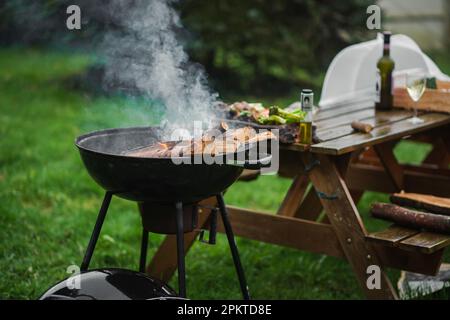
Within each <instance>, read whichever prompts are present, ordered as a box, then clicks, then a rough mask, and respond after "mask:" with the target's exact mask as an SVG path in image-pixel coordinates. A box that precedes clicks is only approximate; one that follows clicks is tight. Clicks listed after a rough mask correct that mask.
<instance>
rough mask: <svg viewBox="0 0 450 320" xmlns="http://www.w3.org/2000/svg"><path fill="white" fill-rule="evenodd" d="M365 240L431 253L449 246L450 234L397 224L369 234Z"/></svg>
mask: <svg viewBox="0 0 450 320" xmlns="http://www.w3.org/2000/svg"><path fill="white" fill-rule="evenodd" d="M366 238H367V240H369V241H372V242H376V243H379V244H382V245H386V246H391V247H398V248H401V249H404V250H407V251H415V252H421V253H425V254H431V253H434V252H437V251H439V250H444V249H445V247H447V246H450V236H449V235H444V234H439V233H434V232H429V231H420V230H417V229H409V228H405V227H401V226H398V225H392V226H390V227H389V228H387V229H385V230H382V231H378V232H374V233H371V234H369V235H368V236H367V237H366Z"/></svg>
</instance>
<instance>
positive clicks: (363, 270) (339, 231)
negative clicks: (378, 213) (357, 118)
mask: <svg viewBox="0 0 450 320" xmlns="http://www.w3.org/2000/svg"><path fill="white" fill-rule="evenodd" d="M306 156H307V155H306V154H305V156H304V161H305V162H307V161H308V160H307V158H306ZM318 158H319V160H320V166H316V167H314V168H313V169H312V170H311V171H310V173H309V177H310V179H311V182H312V183H313V185H314V187H315V188H316V190H317V191H318V192H319V194H320V200H321V202H322V205H323V207H324V209H325V211H326V214H327V216H328V219H329V220H330V223H331V225H332V226H333V228H334V230H335V232H336V235H337V237H338V240H339V243H340V244H341V246H342V249H343V251H344V253H345V256H346V258H347V260H348V262H349V263H350V264H351V266H352V268H353V271H354V273H355V275H356V277H357V279H358V281H359V283H360V285H361V287H362V289H363V291H364V293H365V294H366V296H367V297H368V298H371V299H396V298H397V294H396V292H395V290H394V289H393V287H392V284H391V283H390V281H389V279H388V278H387V276H386V274H385V273H384V272H383V271H381V273H380V279H379V283H380V288H379V289H369V288H368V286H367V281H368V277H369V276H370V273H368V267H369V266H371V265H375V266H378V267H379V268H380V270H382V269H381V263H380V261H379V259H378V257H377V255H376V253H375V251H374V249H373V248H372V245H371V244H370V243H368V242H367V241H366V240H365V236H366V230H365V228H364V225H363V224H362V221H361V218H360V216H359V213H358V211H357V209H356V207H355V204H354V202H353V200H352V198H351V195H350V192H349V190H348V188H347V185H346V184H345V181H344V179H343V178H342V177H341V174H340V173H339V169H338V166H337V165H336V163H335V161H334V160H335V159H333V158H332V157H330V156H325V155H319V156H318Z"/></svg>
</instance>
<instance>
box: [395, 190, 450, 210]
mask: <svg viewBox="0 0 450 320" xmlns="http://www.w3.org/2000/svg"><path fill="white" fill-rule="evenodd" d="M390 199H391V202H392V203H394V204H398V205H400V206H406V207H412V208H416V209H422V210H426V211H430V212H433V213H437V214H443V215H447V216H450V199H448V198H441V197H435V196H432V195H428V194H419V193H406V192H402V193H394V194H393V195H391V198H390Z"/></svg>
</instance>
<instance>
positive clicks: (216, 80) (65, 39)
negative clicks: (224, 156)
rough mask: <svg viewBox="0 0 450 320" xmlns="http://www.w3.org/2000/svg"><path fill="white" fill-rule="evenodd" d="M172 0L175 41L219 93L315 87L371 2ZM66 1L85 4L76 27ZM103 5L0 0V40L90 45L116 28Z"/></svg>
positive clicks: (356, 34) (360, 26)
mask: <svg viewBox="0 0 450 320" xmlns="http://www.w3.org/2000/svg"><path fill="white" fill-rule="evenodd" d="M136 1H138V0H130V1H129V7H132V6H133V3H135V2H136ZM171 2H173V3H175V5H176V8H177V9H178V10H179V11H180V13H181V16H182V22H183V24H184V26H185V27H186V30H187V31H186V30H180V39H182V40H184V41H185V44H186V47H187V48H188V50H189V53H190V55H191V58H192V59H193V60H194V61H196V62H199V63H201V64H202V65H203V66H204V67H205V68H206V71H207V73H208V74H209V75H210V79H211V80H212V83H213V85H214V86H215V87H216V89H217V90H218V91H220V92H224V93H225V92H235V93H238V94H242V93H245V94H253V95H265V96H270V95H273V96H280V95H282V94H288V93H290V92H291V91H292V89H294V88H295V89H298V88H300V87H305V86H308V87H312V88H314V89H318V88H319V87H320V85H321V83H322V80H323V70H325V69H326V66H327V65H328V63H329V62H330V61H331V59H332V57H333V56H334V55H335V54H336V53H337V52H338V51H339V50H340V49H341V48H343V47H345V46H347V45H349V44H350V43H353V42H356V41H360V40H361V39H362V38H364V37H365V36H366V31H367V30H366V28H365V20H366V18H367V15H366V8H367V6H368V5H370V4H371V3H372V2H373V1H369V0H347V1H325V0H272V1H263V0H248V1H240V0H227V1H219V0H210V1H201V0H186V1H180V2H178V1H171ZM70 4H77V5H79V6H80V8H81V10H82V25H83V27H82V30H81V31H76V32H72V31H70V32H69V31H68V30H67V29H66V28H65V19H66V18H67V14H66V8H67V6H68V5H70ZM107 5H108V1H103V0H102V1H88V0H34V1H32V2H31V1H26V0H7V1H5V2H2V3H0V45H1V44H3V45H5V44H17V43H19V44H25V45H40V46H48V45H49V44H52V45H55V44H56V45H57V46H59V47H63V48H64V47H67V46H69V47H70V45H72V47H73V46H75V47H86V46H88V47H89V46H90V45H93V44H95V43H97V41H96V39H97V38H96V37H98V36H101V35H102V33H103V32H104V31H105V30H107V29H109V28H117V27H118V26H117V25H115V24H114V21H113V20H114V19H113V18H112V16H113V15H114V14H113V13H112V14H111V12H108V10H107V8H108V7H107ZM119 28H120V26H119Z"/></svg>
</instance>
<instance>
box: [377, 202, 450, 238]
mask: <svg viewBox="0 0 450 320" xmlns="http://www.w3.org/2000/svg"><path fill="white" fill-rule="evenodd" d="M370 213H371V214H372V216H373V217H375V218H380V219H384V220H389V221H393V222H395V223H396V224H398V225H401V226H405V227H410V228H424V229H427V230H430V231H436V232H442V233H450V217H448V216H443V215H439V214H434V213H428V212H421V211H415V210H411V209H407V208H403V207H400V206H398V205H395V204H390V203H374V204H373V205H372V207H371V208H370Z"/></svg>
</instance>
